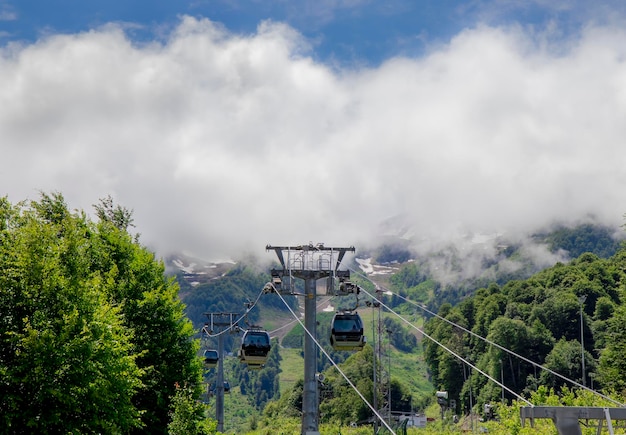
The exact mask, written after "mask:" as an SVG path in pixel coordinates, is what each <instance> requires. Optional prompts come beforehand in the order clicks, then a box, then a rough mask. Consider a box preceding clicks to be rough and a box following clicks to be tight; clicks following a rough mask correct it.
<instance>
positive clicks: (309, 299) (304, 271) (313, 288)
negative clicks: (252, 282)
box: [266, 243, 355, 435]
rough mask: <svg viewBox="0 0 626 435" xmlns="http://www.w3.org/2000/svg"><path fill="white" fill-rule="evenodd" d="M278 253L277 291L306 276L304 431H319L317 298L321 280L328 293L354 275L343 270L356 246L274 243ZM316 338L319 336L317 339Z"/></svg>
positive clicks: (308, 434)
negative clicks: (325, 280) (347, 254)
mask: <svg viewBox="0 0 626 435" xmlns="http://www.w3.org/2000/svg"><path fill="white" fill-rule="evenodd" d="M266 249H267V250H268V251H269V250H273V251H274V252H275V253H276V256H277V257H278V261H279V262H280V265H281V268H279V269H272V270H271V275H272V284H273V286H274V288H275V290H276V291H278V292H280V293H286V294H292V295H293V294H295V293H294V290H295V289H294V282H293V279H294V278H298V279H303V280H304V326H305V328H306V329H307V330H308V331H309V332H310V333H311V335H312V336H313V337H311V336H309V334H307V333H305V334H304V389H303V391H302V429H301V433H302V435H318V434H319V431H318V427H319V421H318V420H319V418H318V417H319V396H318V388H317V387H318V385H317V379H316V376H315V375H316V373H317V345H316V343H315V340H317V332H316V329H317V328H316V327H317V313H316V304H315V298H316V296H317V281H318V280H319V279H322V278H326V279H327V293H330V294H336V293H335V281H339V282H343V281H344V280H346V279H348V278H349V277H350V272H349V271H348V270H343V271H340V270H339V266H340V265H341V262H342V260H343V257H344V255H345V254H346V252H354V251H355V249H354V247H349V248H335V247H327V246H324V245H323V244H321V243H319V244H317V245H313V244H312V243H309V244H308V245H301V246H270V245H267V247H266ZM314 339H315V340H314Z"/></svg>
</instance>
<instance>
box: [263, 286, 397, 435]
mask: <svg viewBox="0 0 626 435" xmlns="http://www.w3.org/2000/svg"><path fill="white" fill-rule="evenodd" d="M268 284H269V285H270V286H272V287H274V286H273V285H272V284H271V283H268ZM266 286H267V284H266ZM274 291H276V289H274ZM276 294H277V295H278V296H279V297H280V300H281V301H283V304H285V306H286V307H287V309H288V310H289V311H290V312H291V315H292V316H293V317H294V319H296V321H297V322H298V323H299V324H300V326H302V328H303V329H304V332H306V333H307V335H308V336H309V337H310V338H311V340H313V342H314V343H315V345H316V346H317V347H318V348H319V349H320V351H322V353H323V354H324V356H326V358H327V359H328V361H330V363H331V364H332V365H333V366H334V367H335V368H336V369H337V371H338V372H339V374H341V376H343V378H344V379H345V380H346V382H347V383H348V385H350V387H352V389H353V390H354V391H355V392H356V393H357V394H358V395H359V397H360V398H361V400H363V402H364V403H365V404H366V405H367V407H368V408H369V409H370V410H371V411H372V412H373V413H374V414H375V415H376V417H378V419H379V420H380V421H381V422H382V424H383V425H384V426H385V427H386V428H387V429H388V430H389V432H391V433H392V434H393V435H396V433H395V432H394V431H393V429H392V428H391V426H389V425H388V424H387V422H386V421H385V420H384V418H383V417H382V416H381V415H380V414H379V413H378V411H376V409H374V407H373V406H372V405H371V404H370V403H369V402H368V401H367V399H366V398H365V396H364V395H363V394H362V393H361V392H360V391H359V390H358V389H357V388H356V386H355V385H354V384H353V383H352V381H350V379H349V378H348V377H347V376H346V374H345V373H344V372H343V371H342V370H341V369H340V368H339V366H338V365H337V363H336V362H335V361H334V360H333V359H332V358H331V357H330V355H329V354H328V352H326V350H325V349H324V348H323V347H322V345H321V344H320V343H319V341H317V339H316V338H315V336H314V335H313V334H312V333H311V331H309V330H308V329H307V328H306V327H305V326H304V323H302V321H301V320H300V319H299V318H298V316H297V315H296V313H294V311H293V310H292V309H291V307H290V306H289V305H288V304H287V301H285V299H284V298H283V296H282V295H281V294H280V292H278V291H276Z"/></svg>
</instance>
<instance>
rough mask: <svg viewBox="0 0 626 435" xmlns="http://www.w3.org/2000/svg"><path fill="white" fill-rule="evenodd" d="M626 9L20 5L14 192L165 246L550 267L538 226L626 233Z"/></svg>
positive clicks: (540, 1)
mask: <svg viewBox="0 0 626 435" xmlns="http://www.w3.org/2000/svg"><path fill="white" fill-rule="evenodd" d="M625 4H626V3H625V2H623V1H617V0H605V1H593V2H591V1H565V0H534V1H530V0H523V1H522V0H476V1H466V2H460V1H405V0H389V1H385V2H382V1H360V0H343V1H339V0H337V1H333V0H318V1H299V2H296V1H273V2H271V1H260V0H259V1H252V0H250V1H228V2H227V1H215V0H214V1H201V0H198V1H168V2H159V1H152V2H147V1H139V2H138V1H135V2H129V1H117V0H109V1H106V2H105V1H95V0H92V1H87V0H82V1H78V0H72V1H70V0H66V1H43V0H41V1H40V0H37V1H35V0H20V1H17V0H0V155H1V159H2V160H1V162H2V165H0V189H1V191H0V195H3V196H4V195H6V196H8V198H9V200H11V201H13V202H17V201H22V200H25V199H36V198H37V195H38V192H40V191H42V190H43V191H59V192H61V193H62V194H63V195H64V196H65V198H66V200H67V202H68V204H69V206H70V207H72V208H76V209H82V210H85V211H87V212H90V211H91V210H92V204H94V203H97V201H98V199H99V198H104V197H106V196H107V195H111V196H112V197H113V198H114V199H115V200H116V201H117V202H118V203H120V204H122V205H124V206H126V207H128V208H130V209H133V210H134V216H135V223H136V224H137V230H138V231H139V232H140V233H141V234H142V238H143V240H144V243H146V244H147V245H148V246H150V247H152V248H153V249H155V251H156V252H157V253H158V254H160V255H167V254H168V253H170V252H173V251H184V252H187V253H190V254H194V255H198V256H201V257H205V258H207V259H216V258H224V257H231V258H236V257H237V256H238V255H241V253H242V252H246V253H249V252H252V253H254V254H258V255H259V256H260V257H263V256H264V255H265V252H264V247H265V246H266V245H267V244H272V245H289V244H301V243H308V242H314V243H318V242H322V243H325V244H327V245H331V244H334V245H338V246H346V245H355V246H356V247H357V250H358V249H359V248H361V247H363V248H366V247H367V246H371V245H372V244H375V243H377V242H378V241H379V240H380V237H383V236H389V235H394V236H399V237H403V238H405V239H407V240H409V241H410V243H411V244H412V246H413V248H414V249H415V250H416V251H429V250H431V249H440V248H442V247H445V246H450V245H454V246H455V247H456V248H455V249H456V251H455V252H456V253H457V255H466V254H467V255H468V256H469V254H470V253H473V254H475V253H478V257H476V258H478V259H479V260H477V261H476V262H472V261H470V260H468V261H466V262H464V263H463V264H464V267H466V269H467V270H463V271H462V272H461V274H471V273H475V272H476V271H477V270H478V269H479V266H480V264H484V262H485V261H483V260H484V259H489V258H493V257H494V256H497V252H498V251H497V246H498V243H500V242H499V241H498V237H500V236H502V235H506V237H508V239H509V240H515V241H516V242H517V243H520V244H524V245H527V246H528V248H527V249H528V250H527V253H528V255H529V256H533V257H536V258H539V257H542V258H544V259H545V264H550V263H551V262H554V261H558V260H560V259H561V258H560V257H558V255H557V256H554V255H552V254H550V253H548V252H547V251H546V250H545V248H542V247H537V246H534V245H533V244H532V243H531V241H530V240H529V239H528V237H527V236H528V234H529V233H530V232H532V231H537V230H538V229H542V228H544V227H545V226H546V225H551V224H553V223H554V222H561V223H566V224H575V223H580V222H589V221H593V222H599V223H603V224H607V225H612V226H614V227H616V228H618V226H619V225H621V224H622V223H623V216H624V213H625V212H626V188H625V187H626V172H625V171H624V169H623V162H624V161H626V146H624V137H626V123H625V122H624V119H626V44H625V43H624V41H626V21H625V18H626V12H625V6H624V5H625ZM474 266H475V267H474ZM434 267H435V268H436V270H439V271H440V272H441V273H442V274H443V275H447V274H457V275H458V274H459V271H458V270H456V269H455V270H453V269H452V268H451V264H445V263H443V264H437V265H434ZM444 278H445V277H444ZM446 279H447V278H446Z"/></svg>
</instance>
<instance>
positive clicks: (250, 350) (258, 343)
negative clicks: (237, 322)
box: [237, 329, 271, 369]
mask: <svg viewBox="0 0 626 435" xmlns="http://www.w3.org/2000/svg"><path fill="white" fill-rule="evenodd" d="M270 348H271V346H270V335H269V334H268V333H267V332H266V331H263V330H261V329H248V330H247V331H246V332H244V334H243V338H242V339H241V349H239V352H238V353H237V354H238V356H239V360H240V361H241V362H242V363H245V364H248V367H249V368H252V369H260V368H261V366H263V364H265V361H267V354H268V353H269V352H270Z"/></svg>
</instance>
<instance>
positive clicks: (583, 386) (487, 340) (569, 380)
mask: <svg viewBox="0 0 626 435" xmlns="http://www.w3.org/2000/svg"><path fill="white" fill-rule="evenodd" d="M352 271H353V272H355V273H356V274H358V275H360V276H361V277H362V278H364V279H366V280H368V281H369V282H371V283H372V284H374V285H376V286H377V287H379V286H378V284H376V283H374V282H373V281H372V280H371V279H369V278H368V277H367V276H364V275H363V274H362V273H360V272H359V271H356V270H353V269H352ZM361 290H363V291H364V292H365V293H367V294H368V295H369V293H368V292H367V291H365V290H364V289H361ZM384 290H385V291H386V292H388V293H390V294H392V295H394V296H397V297H399V298H400V299H402V300H404V301H406V302H408V303H409V304H411V305H414V306H416V307H418V308H420V309H422V310H423V311H425V312H427V313H428V314H430V315H432V316H435V317H437V318H438V319H441V320H443V321H444V322H447V323H448V324H450V325H452V326H454V327H456V328H458V329H461V330H462V331H464V332H467V333H468V334H471V335H472V336H474V337H476V338H478V339H480V340H483V341H484V342H485V343H487V344H490V345H492V346H495V347H497V348H498V349H500V350H503V351H505V352H507V353H509V354H510V355H512V356H515V357H517V358H520V359H521V360H523V361H525V362H527V363H529V364H532V365H533V366H535V367H537V368H540V369H542V370H545V371H547V372H548V373H550V374H552V375H554V376H557V377H559V378H561V379H563V380H564V381H567V382H570V383H572V384H573V385H576V386H577V387H580V388H583V389H585V390H587V391H590V392H592V393H594V394H596V395H597V396H598V397H601V398H602V399H605V400H608V401H609V402H612V403H614V404H616V405H619V406H622V407H624V406H626V405H625V404H623V403H622V402H619V401H617V400H615V399H612V398H611V397H609V396H606V395H604V394H602V393H600V392H599V391H596V390H593V389H591V388H589V387H587V386H585V385H582V384H580V383H579V382H577V381H575V380H573V379H569V378H567V377H566V376H563V375H561V374H560V373H557V372H555V371H554V370H552V369H550V368H548V367H545V366H543V365H541V364H539V363H536V362H534V361H532V360H530V359H528V358H526V357H524V356H523V355H519V354H518V353H516V352H514V351H512V350H509V349H507V348H505V347H504V346H502V345H500V344H498V343H495V342H493V341H491V340H489V339H487V338H485V337H482V336H481V335H479V334H476V333H475V332H473V331H470V330H469V329H467V328H465V327H463V326H461V325H459V324H457V323H454V322H452V321H451V320H449V319H446V318H445V317H443V316H440V315H439V314H437V313H434V312H432V311H430V310H429V309H428V308H426V307H425V306H424V305H423V304H418V303H417V302H415V301H412V300H410V299H408V298H406V297H404V296H402V295H400V294H398V293H394V292H392V291H390V290H388V289H384ZM370 296H371V295H370ZM376 300H378V299H376ZM381 303H382V302H381ZM390 311H391V310H390ZM394 314H396V315H398V314H397V313H395V312H394ZM398 316H399V315H398ZM403 320H404V319H403ZM405 322H406V320H405ZM420 332H422V331H420ZM422 333H423V332H422ZM429 338H430V337H429ZM431 340H432V339H431ZM433 341H434V340H433Z"/></svg>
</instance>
